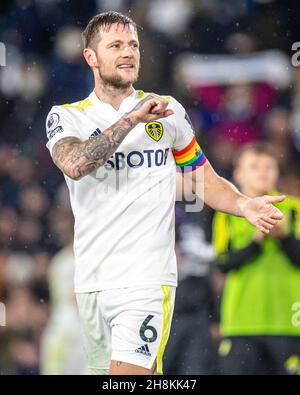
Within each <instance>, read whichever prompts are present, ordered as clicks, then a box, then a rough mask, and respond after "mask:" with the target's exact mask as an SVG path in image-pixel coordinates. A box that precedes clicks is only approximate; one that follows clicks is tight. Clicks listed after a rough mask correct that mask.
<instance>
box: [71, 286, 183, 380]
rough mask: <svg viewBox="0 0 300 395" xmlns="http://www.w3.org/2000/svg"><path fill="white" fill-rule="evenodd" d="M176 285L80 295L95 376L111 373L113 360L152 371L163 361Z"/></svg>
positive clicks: (85, 337) (119, 289)
mask: <svg viewBox="0 0 300 395" xmlns="http://www.w3.org/2000/svg"><path fill="white" fill-rule="evenodd" d="M175 291H176V288H175V287H174V286H169V285H162V286H152V287H143V288H142V287H128V288H118V289H110V290H103V291H99V292H90V293H78V294H77V295H76V298H77V303H78V308H79V315H80V320H81V325H82V328H83V337H84V348H85V353H86V356H87V362H88V367H89V371H90V373H91V374H101V372H103V371H107V370H108V369H109V366H110V361H111V360H115V361H122V362H127V363H130V364H133V365H137V366H142V367H144V368H146V369H151V368H152V366H153V363H154V361H155V360H156V364H157V365H156V369H157V372H158V373H160V374H162V373H163V369H162V359H163V354H164V350H165V347H166V344H167V342H168V337H169V333H170V326H171V320H172V316H173V310H174V301H175Z"/></svg>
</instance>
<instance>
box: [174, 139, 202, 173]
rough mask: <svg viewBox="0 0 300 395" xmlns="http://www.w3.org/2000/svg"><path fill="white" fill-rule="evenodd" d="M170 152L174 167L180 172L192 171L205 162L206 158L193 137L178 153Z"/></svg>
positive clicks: (176, 151) (175, 151)
mask: <svg viewBox="0 0 300 395" xmlns="http://www.w3.org/2000/svg"><path fill="white" fill-rule="evenodd" d="M172 152H173V156H174V159H175V162H176V165H177V166H179V167H180V169H181V171H194V170H196V169H197V168H198V167H200V166H202V165H204V163H205V162H206V157H205V155H204V153H203V151H202V149H201V148H200V146H199V144H198V143H197V141H196V139H195V137H193V139H192V141H191V142H190V143H189V145H187V146H186V147H185V148H184V149H182V150H180V151H178V150H176V149H173V150H172Z"/></svg>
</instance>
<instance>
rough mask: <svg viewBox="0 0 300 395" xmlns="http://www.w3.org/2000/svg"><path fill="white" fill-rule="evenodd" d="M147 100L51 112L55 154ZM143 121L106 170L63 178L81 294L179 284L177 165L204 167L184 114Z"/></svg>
mask: <svg viewBox="0 0 300 395" xmlns="http://www.w3.org/2000/svg"><path fill="white" fill-rule="evenodd" d="M144 97H145V93H144V92H143V91H137V90H135V91H134V92H133V93H132V94H131V95H130V96H128V97H127V98H125V99H124V100H123V102H122V104H121V106H120V108H119V110H118V111H116V110H115V109H114V108H113V107H112V106H111V105H109V104H107V103H104V102H102V101H100V100H99V99H98V97H97V96H96V94H95V92H92V93H91V94H90V95H89V96H88V98H86V99H85V100H82V101H79V102H76V103H73V104H64V105H61V106H54V107H52V109H51V111H50V113H49V115H48V117H47V121H46V129H47V137H48V143H47V148H48V149H49V151H50V153H51V154H52V149H53V146H54V145H55V143H56V142H57V141H58V140H60V139H62V138H64V137H68V136H75V137H78V138H79V139H81V140H82V141H84V140H87V139H88V138H90V137H91V138H92V137H93V136H97V135H99V134H100V133H102V132H103V131H104V130H105V129H107V128H108V127H110V126H111V125H112V124H114V123H115V122H117V121H118V120H119V119H120V118H121V116H122V115H124V114H125V113H126V112H129V111H130V110H132V108H133V107H134V106H135V105H136V104H137V103H138V101H140V100H141V99H143V98H144ZM167 100H168V101H169V108H171V109H173V110H174V112H175V113H174V114H173V115H171V116H169V117H167V118H164V119H160V120H158V121H155V122H149V123H147V124H145V123H140V124H138V125H137V126H136V127H135V128H133V129H132V130H131V131H130V133H129V134H128V135H127V136H126V138H125V139H124V140H123V142H122V143H121V145H120V146H119V147H118V149H117V151H116V152H115V153H114V154H113V155H112V157H111V158H110V159H109V160H108V161H107V162H106V164H105V165H104V166H101V167H100V168H98V169H96V170H94V171H93V172H92V173H90V174H89V175H87V176H85V177H83V178H82V179H80V180H77V181H75V180H72V179H71V178H69V177H68V176H66V175H65V180H66V183H67V185H68V188H69V191H70V200H71V206H72V210H73V213H74V217H75V235H74V253H75V292H77V293H81V292H93V291H99V290H104V289H111V288H122V287H129V286H145V285H175V286H176V285H177V267H176V257H175V250H174V244H175V236H174V233H175V230H174V203H175V186H176V176H175V175H176V163H177V165H178V166H180V167H181V168H184V167H186V166H189V169H191V170H194V169H195V168H197V167H199V166H201V165H203V164H204V163H205V160H206V159H205V156H204V154H203V152H202V151H201V148H200V147H199V145H198V144H197V142H196V140H195V136H194V132H193V129H192V126H191V123H190V121H189V118H188V116H187V115H186V112H185V110H184V108H183V107H182V106H181V104H179V103H178V102H177V101H176V100H175V99H174V98H172V97H169V98H167Z"/></svg>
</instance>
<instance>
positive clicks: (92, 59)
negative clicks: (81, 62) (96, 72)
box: [83, 48, 97, 68]
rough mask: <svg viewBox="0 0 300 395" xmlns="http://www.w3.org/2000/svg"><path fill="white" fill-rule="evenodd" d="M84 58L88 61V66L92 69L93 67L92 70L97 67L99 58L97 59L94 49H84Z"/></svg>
mask: <svg viewBox="0 0 300 395" xmlns="http://www.w3.org/2000/svg"><path fill="white" fill-rule="evenodd" d="M83 56H84V59H85V60H86V62H87V64H88V65H89V66H90V67H92V68H93V67H97V57H96V53H95V51H94V50H93V49H91V48H84V50H83Z"/></svg>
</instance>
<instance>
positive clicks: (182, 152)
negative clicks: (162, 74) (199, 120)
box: [172, 98, 206, 171]
mask: <svg viewBox="0 0 300 395" xmlns="http://www.w3.org/2000/svg"><path fill="white" fill-rule="evenodd" d="M172 102H173V103H172V104H173V111H174V120H175V129H176V136H175V141H174V145H173V149H172V153H173V156H174V159H175V162H176V165H177V166H179V168H180V169H181V170H182V171H194V170H196V169H197V168H198V167H200V166H203V165H204V163H205V162H206V157H205V155H204V152H203V151H202V149H201V147H200V145H199V144H198V142H197V140H196V137H195V132H194V128H193V125H192V122H191V120H190V118H189V116H188V114H187V112H186V111H185V109H184V108H183V106H182V105H181V104H180V103H179V102H178V101H177V100H175V99H174V98H172Z"/></svg>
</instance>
